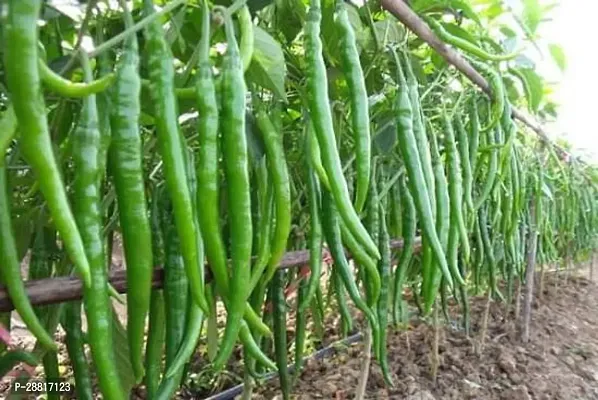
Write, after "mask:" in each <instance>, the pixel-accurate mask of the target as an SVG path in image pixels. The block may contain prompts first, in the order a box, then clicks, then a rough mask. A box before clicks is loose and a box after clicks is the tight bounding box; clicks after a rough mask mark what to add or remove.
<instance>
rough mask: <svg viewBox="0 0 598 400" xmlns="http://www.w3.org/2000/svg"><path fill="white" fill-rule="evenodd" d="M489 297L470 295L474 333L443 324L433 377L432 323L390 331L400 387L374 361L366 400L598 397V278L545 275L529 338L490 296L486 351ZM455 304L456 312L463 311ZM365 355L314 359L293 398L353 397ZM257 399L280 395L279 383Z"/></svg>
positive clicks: (350, 350)
mask: <svg viewBox="0 0 598 400" xmlns="http://www.w3.org/2000/svg"><path fill="white" fill-rule="evenodd" d="M485 303H486V299H485V298H476V299H472V301H471V323H472V334H471V337H467V336H466V335H465V334H464V333H463V331H461V330H460V329H459V328H458V326H459V321H457V320H456V321H452V323H451V324H449V325H445V324H443V325H444V326H447V327H446V328H442V327H441V328H440V335H439V342H440V343H439V354H440V366H439V368H438V373H437V377H436V381H435V382H434V380H433V378H432V376H431V362H430V353H431V348H432V347H431V346H432V343H433V341H434V329H433V328H432V327H431V326H430V325H429V324H424V323H418V322H416V323H414V324H412V326H410V327H409V329H408V330H407V331H395V332H392V333H389V338H388V357H389V363H390V367H391V370H392V378H393V380H394V387H392V388H386V387H385V385H384V381H383V379H382V374H381V372H380V369H379V367H378V366H377V365H376V364H375V363H373V367H372V370H371V373H370V377H369V381H368V385H367V392H366V398H368V399H411V400H432V399H443V400H444V399H459V400H460V399H505V400H507V399H508V400H518V399H521V400H525V399H546V400H548V399H563V400H572V399H598V330H597V329H596V327H597V326H598V312H596V310H598V285H597V284H596V283H594V282H590V281H589V280H587V279H585V278H569V279H568V280H567V282H565V277H564V275H562V276H561V277H560V278H559V277H557V276H555V274H550V275H549V274H547V275H546V281H545V290H544V293H543V296H542V299H541V300H540V299H538V298H536V299H535V303H534V309H533V313H532V323H531V327H530V329H531V337H530V342H529V343H528V344H527V345H523V344H522V343H521V342H520V341H519V337H518V333H517V331H516V329H515V324H514V322H513V319H514V315H513V313H510V314H509V316H508V318H507V319H505V306H504V304H500V303H491V307H490V314H489V320H488V330H487V335H486V337H485V339H484V346H483V348H482V351H481V353H480V355H478V354H477V353H476V348H478V347H479V345H480V333H479V331H480V326H481V321H482V316H483V312H484V309H485ZM457 315H460V314H457V310H455V309H451V317H452V318H457ZM441 322H444V321H443V320H442V319H441ZM363 360H364V353H363V344H362V343H357V344H355V345H353V346H350V347H345V348H340V349H337V350H336V352H335V355H334V356H332V357H329V358H327V359H324V360H321V361H315V360H313V361H312V360H310V361H309V362H308V363H307V366H306V368H305V369H304V371H303V373H302V374H301V376H300V378H299V379H298V380H297V382H296V384H295V386H294V389H293V396H292V398H294V399H339V400H340V399H350V398H353V397H354V393H355V389H356V387H357V382H358V379H359V373H360V372H359V371H360V367H361V365H362V362H363ZM254 398H259V399H272V398H280V392H279V390H278V387H277V383H276V382H275V381H272V382H271V383H270V384H268V385H266V386H265V387H262V388H261V389H259V390H258V392H257V394H256V395H254Z"/></svg>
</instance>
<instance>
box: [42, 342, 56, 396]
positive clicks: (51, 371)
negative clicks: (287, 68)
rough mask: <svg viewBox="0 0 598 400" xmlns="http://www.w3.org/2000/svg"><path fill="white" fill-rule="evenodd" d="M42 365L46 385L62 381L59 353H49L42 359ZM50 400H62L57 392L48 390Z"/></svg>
mask: <svg viewBox="0 0 598 400" xmlns="http://www.w3.org/2000/svg"><path fill="white" fill-rule="evenodd" d="M42 365H43V366H44V377H45V379H46V385H48V387H51V386H50V383H52V382H57V381H58V380H59V379H60V372H58V353H56V352H55V351H47V352H46V354H44V356H43V357H42ZM47 399H48V400H60V395H59V394H58V393H57V391H55V390H48V393H47Z"/></svg>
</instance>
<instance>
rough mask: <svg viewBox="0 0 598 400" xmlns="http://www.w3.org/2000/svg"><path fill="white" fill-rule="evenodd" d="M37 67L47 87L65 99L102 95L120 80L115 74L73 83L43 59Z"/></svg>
mask: <svg viewBox="0 0 598 400" xmlns="http://www.w3.org/2000/svg"><path fill="white" fill-rule="evenodd" d="M134 37H135V35H130V36H129V38H128V40H131V38H134ZM37 65H38V67H39V74H40V78H41V80H42V82H43V83H44V84H45V85H46V87H48V88H49V89H50V90H51V91H53V92H56V93H57V94H59V95H61V96H64V97H87V96H89V95H92V94H97V93H101V92H104V91H105V90H106V89H108V88H109V87H110V86H111V85H113V84H114V83H115V80H116V79H118V77H117V76H115V75H114V74H108V75H104V76H102V77H101V78H99V79H97V80H95V81H91V82H85V83H79V82H71V81H70V80H68V79H65V78H63V77H61V76H60V75H58V74H57V73H56V72H54V71H52V69H50V67H48V65H47V64H46V63H45V62H44V61H43V60H42V59H41V58H40V59H39V60H38V63H37Z"/></svg>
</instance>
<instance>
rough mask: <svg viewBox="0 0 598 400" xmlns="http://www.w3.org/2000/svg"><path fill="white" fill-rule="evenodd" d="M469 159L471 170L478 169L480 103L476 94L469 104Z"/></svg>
mask: <svg viewBox="0 0 598 400" xmlns="http://www.w3.org/2000/svg"><path fill="white" fill-rule="evenodd" d="M469 125H470V130H469V138H470V140H469V159H470V164H471V171H472V172H473V171H475V170H476V166H477V159H478V147H479V143H480V116H479V115H478V103H477V102H476V98H475V96H472V97H471V103H470V106H469Z"/></svg>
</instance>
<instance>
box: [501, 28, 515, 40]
mask: <svg viewBox="0 0 598 400" xmlns="http://www.w3.org/2000/svg"><path fill="white" fill-rule="evenodd" d="M500 32H501V33H502V34H503V35H505V36H506V37H507V38H516V37H517V33H516V32H515V31H514V30H513V29H511V28H510V27H508V26H507V25H501V27H500Z"/></svg>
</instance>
